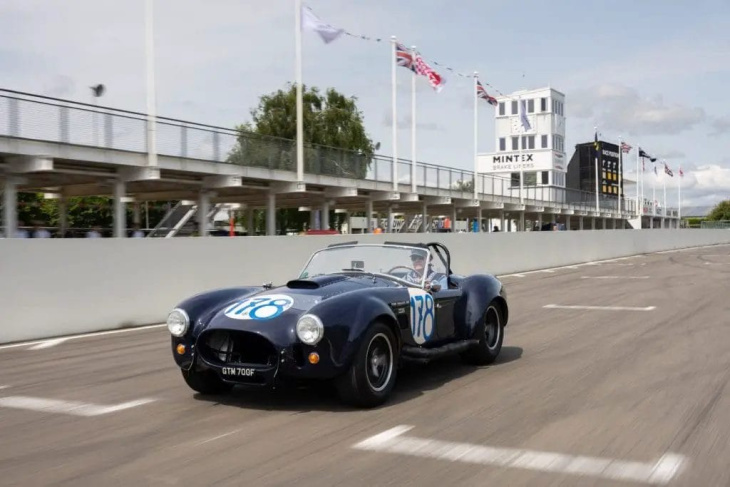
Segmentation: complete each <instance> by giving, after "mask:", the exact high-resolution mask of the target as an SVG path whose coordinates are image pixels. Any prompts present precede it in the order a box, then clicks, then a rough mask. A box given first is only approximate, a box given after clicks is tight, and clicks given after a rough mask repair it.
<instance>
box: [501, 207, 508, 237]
mask: <svg viewBox="0 0 730 487" xmlns="http://www.w3.org/2000/svg"><path fill="white" fill-rule="evenodd" d="M499 219H500V220H502V223H501V224H500V225H499V231H500V232H506V231H507V229H506V228H505V217H504V210H499Z"/></svg>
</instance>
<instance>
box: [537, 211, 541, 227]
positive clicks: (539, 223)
mask: <svg viewBox="0 0 730 487" xmlns="http://www.w3.org/2000/svg"><path fill="white" fill-rule="evenodd" d="M537 230H538V231H540V230H542V213H538V214H537Z"/></svg>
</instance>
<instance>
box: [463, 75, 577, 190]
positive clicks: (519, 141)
mask: <svg viewBox="0 0 730 487" xmlns="http://www.w3.org/2000/svg"><path fill="white" fill-rule="evenodd" d="M497 102H498V103H499V104H498V106H497V109H496V110H495V147H496V151H495V152H491V153H486V154H479V155H478V171H479V172H480V173H483V174H489V175H494V176H502V177H504V178H505V179H507V180H508V183H507V184H508V188H509V194H511V195H513V196H519V191H520V167H521V168H522V176H523V188H524V189H523V194H525V195H527V194H532V192H533V191H535V189H538V188H539V189H540V192H541V193H542V194H549V193H552V192H555V193H556V198H557V193H559V192H562V190H563V189H564V188H565V185H566V177H565V175H566V171H567V169H568V161H567V157H566V153H565V95H564V94H563V93H561V92H559V91H557V90H554V89H552V88H542V89H537V90H528V91H517V92H514V93H511V94H509V95H507V96H501V97H497ZM521 107H523V108H524V118H525V119H526V120H527V122H528V123H529V127H527V128H525V126H524V125H523V123H522V120H523V117H522V116H521V114H522V110H521Z"/></svg>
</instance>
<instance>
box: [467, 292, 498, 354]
mask: <svg viewBox="0 0 730 487" xmlns="http://www.w3.org/2000/svg"><path fill="white" fill-rule="evenodd" d="M474 338H478V339H479V344H478V345H476V346H475V347H474V348H472V349H470V350H467V351H466V352H462V353H461V358H462V360H463V361H464V362H466V363H468V364H470V365H488V364H491V363H493V362H494V361H495V360H496V359H497V356H498V355H499V352H500V350H502V340H503V339H504V325H503V324H502V313H501V311H500V308H499V304H497V302H496V301H492V302H491V303H489V307H488V308H487V311H485V312H484V315H483V316H482V319H481V320H480V321H479V324H477V327H476V329H475V330H474Z"/></svg>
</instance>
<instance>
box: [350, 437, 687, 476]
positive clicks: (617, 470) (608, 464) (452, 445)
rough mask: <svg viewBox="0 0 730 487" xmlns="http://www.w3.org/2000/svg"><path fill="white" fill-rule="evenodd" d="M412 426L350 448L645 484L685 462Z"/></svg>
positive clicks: (669, 455) (676, 472) (680, 458)
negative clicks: (503, 441)
mask: <svg viewBox="0 0 730 487" xmlns="http://www.w3.org/2000/svg"><path fill="white" fill-rule="evenodd" d="M412 428H413V427H412V426H405V425H401V426H396V427H395V428H392V429H390V430H387V431H384V432H382V433H380V434H377V435H375V436H371V437H370V438H367V439H365V440H364V441H361V442H360V443H357V444H355V445H353V448H355V449H358V450H369V451H381V452H389V453H400V454H403V455H411V456H416V457H423V458H436V459H439V460H450V461H459V462H464V463H475V464H480V465H495V466H499V467H508V468H522V469H526V470H538V471H543V472H556V473H563V474H573V475H586V476H593V477H603V478H608V479H613V480H629V481H635V482H643V483H648V484H666V483H668V482H670V481H671V480H672V479H674V478H675V477H676V476H678V475H679V474H680V473H681V472H682V471H683V470H684V469H685V464H686V458H685V457H684V456H682V455H678V454H675V453H667V454H664V455H663V456H662V457H661V458H660V459H659V460H657V461H656V462H654V463H640V462H628V461H623V460H614V459H610V458H597V457H585V456H573V455H566V454H563V453H554V452H542V451H535V450H523V449H516V448H494V447H489V446H482V445H475V444H470V443H456V442H451V441H440V440H427V439H421V438H416V437H408V436H403V433H405V432H406V431H408V430H410V429H412Z"/></svg>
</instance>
